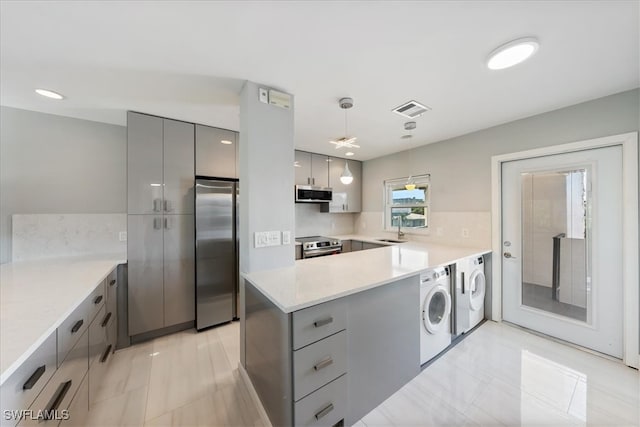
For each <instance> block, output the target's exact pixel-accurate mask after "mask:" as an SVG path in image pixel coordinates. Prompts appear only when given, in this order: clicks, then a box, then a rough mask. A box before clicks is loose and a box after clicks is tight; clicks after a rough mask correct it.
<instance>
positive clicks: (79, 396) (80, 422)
mask: <svg viewBox="0 0 640 427" xmlns="http://www.w3.org/2000/svg"><path fill="white" fill-rule="evenodd" d="M88 377H89V376H88V375H85V376H84V379H83V380H82V382H81V383H80V387H78V391H77V392H76V395H75V396H73V400H72V401H71V404H70V405H69V412H68V414H69V417H68V418H63V419H62V421H61V422H60V425H61V426H78V427H83V426H86V425H87V424H88V423H87V418H88V413H89V378H88Z"/></svg>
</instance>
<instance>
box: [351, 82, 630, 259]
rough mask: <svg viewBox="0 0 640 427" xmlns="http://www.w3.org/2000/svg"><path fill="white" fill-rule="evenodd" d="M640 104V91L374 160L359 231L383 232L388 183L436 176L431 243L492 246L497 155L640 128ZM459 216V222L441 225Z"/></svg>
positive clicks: (367, 173) (367, 168) (366, 175)
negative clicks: (464, 234) (464, 232)
mask: <svg viewBox="0 0 640 427" xmlns="http://www.w3.org/2000/svg"><path fill="white" fill-rule="evenodd" d="M639 104H640V90H639V89H635V90H632V91H627V92H622V93H619V94H615V95H611V96H607V97H604V98H599V99H596V100H592V101H589V102H585V103H582V104H577V105H573V106H570V107H566V108H562V109H559V110H555V111H551V112H548V113H544V114H540V115H537V116H532V117H528V118H525V119H522V120H517V121H514V122H510V123H506V124H503V125H500V126H495V127H492V128H489V129H484V130H481V131H478V132H473V133H470V134H467V135H463V136H459V137H456V138H452V139H449V140H446V141H441V142H438V143H435V144H429V145H426V146H422V147H419V148H415V149H412V150H407V151H403V152H400V153H396V154H392V155H389V156H385V157H380V158H377V159H372V160H369V161H366V162H364V165H363V183H364V185H363V213H362V214H361V215H360V216H359V217H358V218H357V219H356V231H357V232H363V233H365V234H373V233H379V230H381V229H382V220H381V218H382V216H381V215H382V206H383V200H382V195H383V192H382V190H381V188H382V185H383V181H384V180H385V179H389V178H399V177H405V176H408V175H418V174H422V173H429V174H431V184H432V193H431V203H432V214H433V216H432V226H433V228H432V230H431V234H430V236H429V237H428V238H427V240H428V239H433V240H437V241H438V240H439V241H452V242H453V243H456V244H463V243H464V242H465V241H469V242H471V241H472V240H473V241H474V243H475V242H476V241H479V242H481V243H483V246H487V247H490V243H491V242H490V210H491V156H494V155H497V154H504V153H511V152H516V151H523V150H528V149H532V148H537V147H543V146H550V145H557V144H562V143H566V142H572V141H580V140H585V139H591V138H597V137H601V136H606V135H614V134H620V133H624V132H633V131H638V130H639V129H640V124H639V118H640V109H639ZM423 125H424V126H427V125H428V123H426V120H422V121H421V120H420V119H418V126H423ZM438 214H440V215H438ZM455 214H458V215H459V216H460V220H459V221H456V222H455V223H453V224H449V225H446V224H445V225H443V226H442V225H441V224H442V221H450V220H451V218H453V216H455ZM363 225H364V227H363ZM437 227H442V228H444V230H442V231H443V233H442V234H443V235H442V236H436V235H435V230H436V228H437ZM463 227H465V228H468V229H469V234H470V237H469V238H467V239H465V238H462V237H461V236H460V235H461V233H460V231H461V230H460V229H461V228H463ZM410 237H411V236H410ZM484 240H486V242H484ZM474 245H475V244H474Z"/></svg>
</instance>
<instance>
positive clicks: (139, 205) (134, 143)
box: [127, 112, 195, 340]
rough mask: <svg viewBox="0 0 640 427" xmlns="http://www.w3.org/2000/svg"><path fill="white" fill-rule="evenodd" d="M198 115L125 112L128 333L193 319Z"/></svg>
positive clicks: (145, 330)
mask: <svg viewBox="0 0 640 427" xmlns="http://www.w3.org/2000/svg"><path fill="white" fill-rule="evenodd" d="M194 138H195V128H194V124H192V123H185V122H181V121H177V120H170V119H164V118H161V117H155V116H149V115H146V114H140V113H135V112H129V113H128V114H127V202H128V203H127V213H128V215H127V229H128V238H127V241H128V243H127V253H128V276H129V280H128V297H129V335H131V336H132V337H133V339H134V340H135V337H136V336H138V335H140V334H147V333H150V332H153V331H157V330H161V329H164V328H170V327H177V326H180V325H185V326H190V324H189V322H193V321H194V319H195V307H194V305H195V301H194V294H195V278H194V271H195V269H194V247H195V242H194V232H193V230H194V212H193V209H194V200H193V179H194V154H195V153H194Z"/></svg>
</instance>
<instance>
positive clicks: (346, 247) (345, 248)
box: [342, 240, 352, 253]
mask: <svg viewBox="0 0 640 427" xmlns="http://www.w3.org/2000/svg"><path fill="white" fill-rule="evenodd" d="M351 242H352V241H351V240H343V241H342V253H346V252H351V250H352V249H351Z"/></svg>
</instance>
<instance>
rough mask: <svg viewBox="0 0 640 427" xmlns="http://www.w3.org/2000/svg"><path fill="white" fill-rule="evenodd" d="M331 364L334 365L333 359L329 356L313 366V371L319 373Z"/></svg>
mask: <svg viewBox="0 0 640 427" xmlns="http://www.w3.org/2000/svg"><path fill="white" fill-rule="evenodd" d="M331 364H333V359H332V358H331V356H327V357H326V358H324V359H322V360H321V361H319V362H318V363H316V364H315V365H313V369H315V370H316V371H319V370H320V369H324V368H326V367H327V366H329V365H331Z"/></svg>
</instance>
